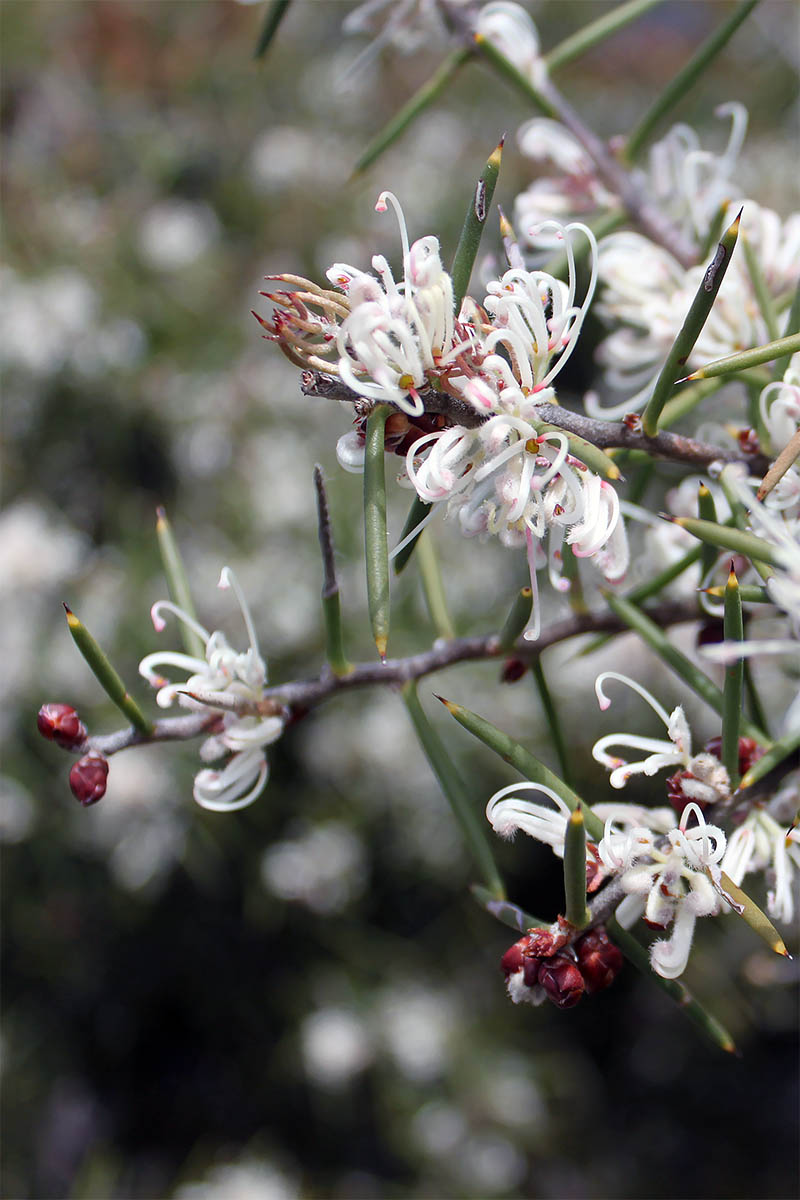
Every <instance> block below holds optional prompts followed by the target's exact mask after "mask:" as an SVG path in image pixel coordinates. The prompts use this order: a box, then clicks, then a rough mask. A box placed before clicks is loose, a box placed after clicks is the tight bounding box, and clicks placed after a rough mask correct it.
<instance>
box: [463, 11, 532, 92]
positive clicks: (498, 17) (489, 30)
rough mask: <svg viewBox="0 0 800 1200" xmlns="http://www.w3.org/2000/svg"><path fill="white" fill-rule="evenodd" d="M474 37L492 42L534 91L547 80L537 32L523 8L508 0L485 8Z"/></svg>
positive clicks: (481, 12)
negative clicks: (532, 86)
mask: <svg viewBox="0 0 800 1200" xmlns="http://www.w3.org/2000/svg"><path fill="white" fill-rule="evenodd" d="M475 34H476V37H478V38H484V39H485V40H486V41H487V42H491V43H492V45H493V46H494V47H496V49H497V50H499V51H500V53H501V54H502V55H503V57H504V58H507V59H508V60H509V62H510V63H512V64H513V65H514V66H515V67H516V69H517V70H518V71H519V73H520V74H521V75H524V76H525V78H526V79H528V80H529V81H530V82H531V83H532V84H533V85H534V87H538V86H541V84H542V83H543V81H544V80H546V78H547V65H546V63H545V61H544V59H543V57H542V54H541V50H540V46H539V34H538V31H537V29H536V26H535V25H534V23H533V21H532V20H531V18H530V14H529V13H527V12H526V11H525V9H524V8H523V7H522V6H521V5H520V4H512V3H510V2H508V0H493V2H492V3H490V4H484V6H483V8H482V9H481V11H480V14H479V16H478V22H477V25H476V28H475Z"/></svg>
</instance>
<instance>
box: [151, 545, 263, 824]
mask: <svg viewBox="0 0 800 1200" xmlns="http://www.w3.org/2000/svg"><path fill="white" fill-rule="evenodd" d="M219 587H221V588H228V587H232V588H233V590H234V592H235V594H236V598H237V600H238V602H239V606H240V609H241V612H242V617H243V618H244V623H245V628H246V630H247V635H248V639H249V643H250V644H249V647H248V649H247V650H245V651H244V652H242V653H238V652H237V651H235V650H234V649H232V647H230V646H229V645H228V642H227V639H226V638H225V635H224V634H223V633H222V632H221V631H220V630H215V631H214V632H213V633H209V632H208V630H207V629H205V628H204V627H203V626H202V625H200V624H199V622H198V621H196V620H195V619H194V617H192V616H190V615H189V614H188V613H187V612H185V611H184V610H183V609H181V608H179V607H178V606H177V605H175V604H173V603H172V602H171V601H169V600H159V601H158V602H157V603H156V604H154V605H153V608H152V610H151V613H152V618H153V625H154V626H155V628H156V630H157V631H158V632H160V631H161V630H162V629H164V627H165V621H164V618H163V617H162V615H161V614H162V612H168V613H172V614H173V615H174V616H176V617H177V618H178V619H179V620H180V621H182V622H183V624H184V625H186V627H187V628H188V629H191V630H192V632H193V633H195V634H196V635H197V636H198V637H199V638H200V639H201V641H202V642H203V644H204V646H205V659H201V658H196V657H194V656H193V655H191V654H186V653H183V652H181V651H156V652H155V653H154V654H148V655H146V657H145V658H143V659H142V661H141V663H140V664H139V671H140V673H141V674H142V675H143V676H144V677H145V679H147V680H148V682H149V683H151V684H152V685H153V686H154V687H157V688H158V693H157V695H156V703H157V704H158V705H159V706H160V707H162V708H168V707H169V706H170V705H171V704H172V703H173V702H174V701H175V700H176V699H177V700H178V701H179V703H180V704H182V705H184V706H185V707H188V708H192V709H195V710H196V711H197V710H199V711H204V710H208V711H209V712H210V713H213V712H215V711H216V712H217V713H218V714H219V720H218V722H217V723H216V726H215V729H214V732H212V733H211V735H210V736H209V737H208V738H206V740H205V741H204V742H203V743H202V745H201V747H200V757H201V759H202V760H203V761H204V762H210V763H213V762H216V761H217V760H219V759H222V758H225V759H226V762H225V764H224V765H223V766H222V767H205V768H204V769H203V770H201V771H200V772H199V773H198V774H197V776H196V777H195V781H194V793H193V794H194V798H195V800H196V801H197V803H198V804H199V805H200V806H201V807H202V808H207V809H210V810H211V811H212V812H232V811H234V810H235V809H239V808H245V807H246V806H247V805H248V804H252V802H253V801H254V800H255V799H256V798H257V797H258V796H259V795H260V794H261V792H262V791H263V790H264V787H265V785H266V782H267V778H268V774H269V770H268V766H267V758H266V755H265V753H264V747H265V746H268V745H269V744H270V743H271V742H274V741H277V739H278V738H279V737H280V735H281V733H282V732H283V719H282V718H281V717H279V716H276V715H267V716H264V715H261V712H260V710H259V704H260V702H261V700H262V699H263V691H264V687H265V685H266V681H267V669H266V665H265V663H264V660H263V658H262V657H261V655H260V653H259V649H258V641H257V638H256V633H255V627H254V625H253V620H252V617H251V615H250V609H249V608H248V606H247V602H246V600H245V598H244V595H243V594H242V591H241V589H240V587H239V584H238V582H237V580H236V576H235V575H234V574H233V572H232V571H231V569H230V568H229V567H223V569H222V573H221V575H220V580H219ZM161 667H177V668H179V669H180V670H182V671H188V672H190V674H189V678H188V679H186V680H184V681H183V682H181V683H170V682H169V681H168V680H166V679H164V678H163V677H162V675H161V673H160V668H161Z"/></svg>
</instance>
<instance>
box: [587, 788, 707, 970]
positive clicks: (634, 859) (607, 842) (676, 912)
mask: <svg viewBox="0 0 800 1200" xmlns="http://www.w3.org/2000/svg"><path fill="white" fill-rule="evenodd" d="M691 817H694V819H695V821H696V824H694V825H692V826H691V827H689V820H690V818H691ZM666 842H667V845H664V844H663V843H664V838H663V837H657V835H656V834H655V833H654V831H653V830H652V828H650V826H649V825H647V826H638V827H634V828H628V829H625V830H622V831H619V830H616V829H615V828H614V823H613V821H612V820H610V819H609V820H607V821H606V831H605V834H604V836H603V838H602V840H601V842H600V844H599V846H598V853H599V856H600V860H601V862H602V863H603V865H604V866H605V867H606V869H607V870H609V871H611V872H614V873H615V874H618V875H619V876H620V882H621V883H622V887H623V889H624V890H625V891H626V892H627V893H628V895H629V896H631V897H633V896H635V897H637V902H635V904H636V908H635V909H634V911H637V910H638V913H639V914H641V915H643V916H644V919H645V921H646V922H647V923H648V924H649V925H653V926H656V927H657V928H666V927H667V926H668V925H669V924H670V923H671V922H672V923H673V928H672V936H671V937H670V938H669V939H660V940H658V941H656V942H654V943H653V945H652V946H651V947H650V963H651V966H652V968H653V970H654V971H656V973H657V974H659V975H661V976H663V977H664V978H665V979H675V978H676V977H677V976H678V975H681V974H682V973H683V971H684V968H685V967H686V963H687V961H688V958H689V951H690V949H691V945H692V937H693V935H694V927H695V922H696V920H697V918H698V917H702V916H713V915H715V914H717V913H719V912H720V911H721V908H722V902H721V899H720V896H719V895H718V893H717V890H716V888H715V881H717V882H718V881H719V877H720V870H721V868H720V866H719V863H720V860H721V859H722V857H723V855H724V853H725V848H726V838H725V834H724V833H723V831H722V830H721V829H720V828H718V826H716V825H708V824H706V821H705V818H704V816H703V813H702V811H701V809H700V808H699V806H698V805H697V804H695V803H694V802H693V801H692V802H691V803H689V804H687V805H686V807H685V808H684V810H683V813H682V814H681V819H680V821H679V823H678V825H677V826H674V827H673V828H671V829H669V830H668V831H667V833H666ZM623 906H625V907H627V910H628V911H627V912H626V914H625V916H626V923H628V921H629V918H630V917H631V915H632V912H631V906H630V905H626V902H625V901H623Z"/></svg>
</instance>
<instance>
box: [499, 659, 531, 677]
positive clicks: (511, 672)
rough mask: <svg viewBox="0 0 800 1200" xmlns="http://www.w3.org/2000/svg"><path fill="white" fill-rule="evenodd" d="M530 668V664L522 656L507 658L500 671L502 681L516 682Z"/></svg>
mask: <svg viewBox="0 0 800 1200" xmlns="http://www.w3.org/2000/svg"><path fill="white" fill-rule="evenodd" d="M527 669H528V664H527V663H525V662H523V661H522V659H521V658H507V659H506V661H505V662H504V663H503V669H502V671H501V672H500V682H501V683H516V682H517V681H518V680H520V679H522V676H523V675H524V674H525V672H526V671H527Z"/></svg>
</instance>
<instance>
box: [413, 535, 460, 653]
mask: <svg viewBox="0 0 800 1200" xmlns="http://www.w3.org/2000/svg"><path fill="white" fill-rule="evenodd" d="M417 562H418V563H419V573H420V578H421V580H422V588H423V591H424V592H425V602H426V604H427V605H428V612H429V613H430V617H431V620H432V621H433V627H434V629H435V630H436V636H437V637H440V638H445V639H447V640H448V641H449V640H450V639H451V638H454V637H455V636H456V631H455V629H454V628H453V622H452V619H451V617H450V612H449V610H448V607H447V597H446V596H445V591H444V581H443V580H442V571H441V567H440V566H439V560H438V558H437V557H436V548H435V546H434V544H433V542H432V540H431V536H430V534H429V533H428V531H427V530H423V533H422V536H421V537H420V539H419V549H418V550H417Z"/></svg>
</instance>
